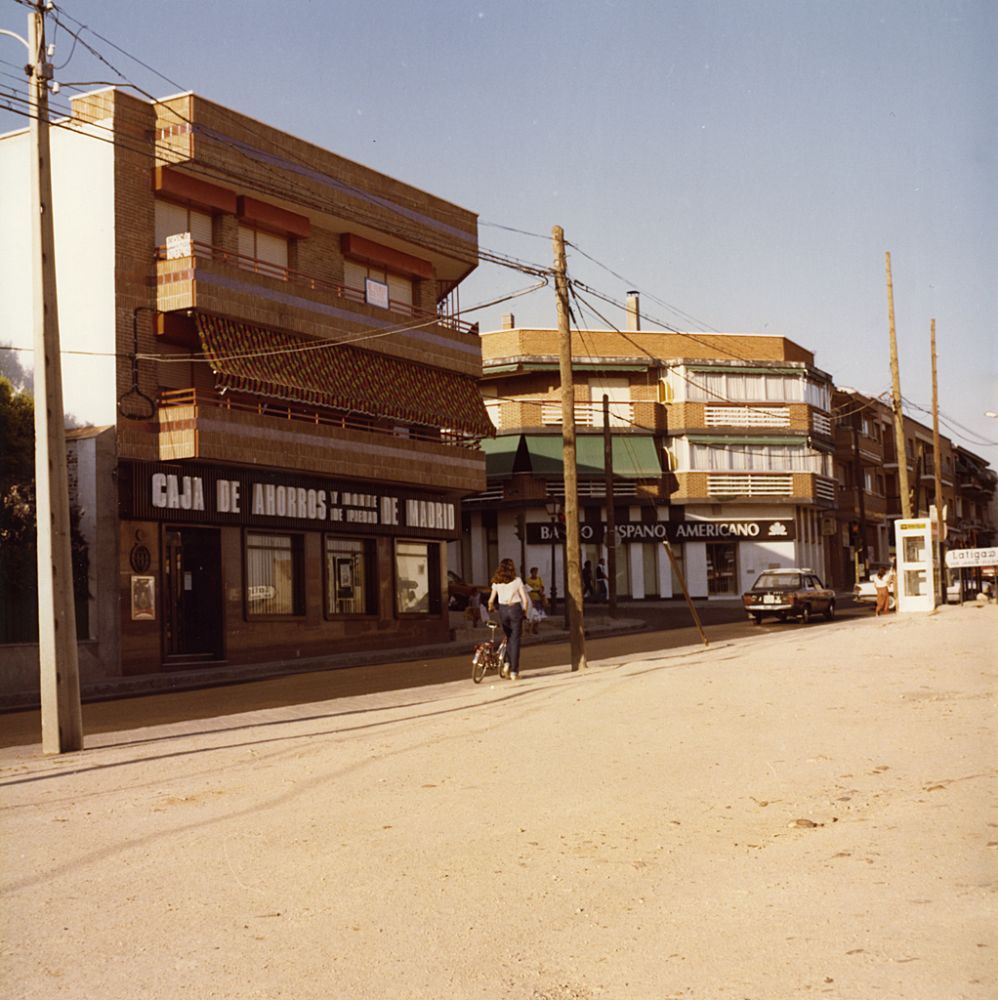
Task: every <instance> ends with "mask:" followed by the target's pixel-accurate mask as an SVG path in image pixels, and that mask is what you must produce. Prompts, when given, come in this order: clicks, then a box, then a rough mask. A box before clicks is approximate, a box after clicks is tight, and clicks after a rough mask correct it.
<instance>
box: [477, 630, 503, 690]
mask: <svg viewBox="0 0 998 1000" xmlns="http://www.w3.org/2000/svg"><path fill="white" fill-rule="evenodd" d="M485 624H486V625H488V627H489V629H490V630H491V631H492V635H491V636H490V637H489V638H488V639H487V640H486V641H485V642H480V643H479V644H478V645H477V646H476V647H475V652H474V655H473V656H472V657H471V679H472V680H473V681H474V682H475V683H476V684H481V683H482V678H483V677H484V676H485V675H486V674H487V673H488V672H489V671H490V670H493V669H494V670H495V672H496V673H497V674H499V676H500V677H501V676H502V665H503V663H504V662H505V660H506V639H505V637H503V640H502V642H500V643H499V645H498V646H497V645H496V629H497V628H499V623H498V622H495V621H491V620H489V621H487V622H486V623H485Z"/></svg>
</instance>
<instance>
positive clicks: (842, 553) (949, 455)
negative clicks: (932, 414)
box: [829, 388, 998, 589]
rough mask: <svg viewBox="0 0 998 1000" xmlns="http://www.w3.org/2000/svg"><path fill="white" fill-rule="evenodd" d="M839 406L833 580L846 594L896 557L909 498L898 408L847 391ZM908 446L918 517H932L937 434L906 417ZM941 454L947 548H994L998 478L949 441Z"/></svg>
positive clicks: (942, 441)
mask: <svg viewBox="0 0 998 1000" xmlns="http://www.w3.org/2000/svg"><path fill="white" fill-rule="evenodd" d="M833 405H834V413H835V418H834V419H835V478H836V481H837V487H838V504H837V510H836V519H837V524H836V533H835V536H834V543H833V545H832V547H831V562H830V565H829V574H830V576H831V579H832V580H833V582H834V583H835V584H836V586H839V587H841V588H844V589H845V588H848V587H851V586H852V584H853V583H854V582H855V581H856V579H861V578H862V577H864V576H865V575H866V569H867V568H868V567H870V566H873V565H875V564H877V563H887V562H889V561H890V559H891V558H892V554H893V550H894V521H896V520H897V519H898V518H899V517H900V516H901V493H900V487H899V476H898V469H899V463H898V455H897V446H896V443H895V432H894V412H893V410H892V408H891V407H890V406H888V405H887V404H886V403H884V402H883V401H882V400H881V399H878V398H873V397H870V396H866V395H863V394H862V393H860V392H856V391H855V390H853V389H845V388H841V389H836V390H835V393H834V397H833ZM904 440H905V456H904V461H905V467H906V469H907V473H908V490H909V494H910V500H911V509H912V513H913V515H914V516H916V517H928V516H929V513H930V507H933V506H934V505H935V504H936V496H935V471H936V455H935V448H934V447H933V440H932V428H931V427H930V426H928V425H927V424H924V423H922V422H920V421H918V420H914V419H913V418H912V417H910V416H908V415H907V414H905V416H904ZM939 447H940V452H941V454H940V456H939V461H940V463H941V464H940V469H939V471H940V480H941V484H942V503H943V507H944V511H945V516H946V533H947V538H946V545H947V546H948V547H950V548H978V547H985V546H988V545H993V544H994V539H995V529H994V521H993V516H992V505H993V503H994V498H995V487H996V484H998V476H996V475H995V472H994V470H993V469H990V468H989V467H988V464H987V462H986V461H985V460H984V459H983V458H981V457H980V456H978V455H975V454H974V453H973V452H971V451H969V450H968V449H966V448H964V447H962V446H960V445H954V444H953V442H952V441H951V440H950V439H949V438H947V437H945V436H943V435H940V438H939Z"/></svg>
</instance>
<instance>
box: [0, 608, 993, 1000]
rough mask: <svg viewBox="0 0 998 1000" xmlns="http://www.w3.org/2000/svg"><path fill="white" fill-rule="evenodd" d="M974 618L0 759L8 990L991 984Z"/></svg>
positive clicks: (912, 990) (911, 991)
mask: <svg viewBox="0 0 998 1000" xmlns="http://www.w3.org/2000/svg"><path fill="white" fill-rule="evenodd" d="M996 638H998V607H995V606H989V607H984V608H976V607H973V606H966V607H963V608H940V609H939V610H938V611H937V612H936V613H934V614H931V615H925V616H907V617H890V618H887V619H872V618H862V619H855V620H850V621H846V622H839V623H835V624H834V625H833V626H830V627H825V626H818V627H816V628H813V629H812V628H808V629H794V630H780V631H778V632H772V633H758V632H750V633H748V634H747V636H746V638H744V639H739V640H738V641H736V642H732V641H729V642H721V643H718V644H715V645H712V646H711V647H710V648H709V649H705V648H703V647H694V646H690V647H686V648H683V649H674V650H669V651H668V652H667V653H664V654H663V653H648V654H642V655H640V656H631V657H628V656H616V657H613V658H610V659H605V660H601V661H599V662H596V663H594V664H592V666H591V668H590V669H589V670H588V671H586V672H584V673H575V674H572V673H569V672H566V670H565V669H564V665H560V666H559V667H551V668H547V669H544V670H538V671H534V672H531V674H530V675H529V676H528V678H527V679H526V680H521V681H520V682H516V683H514V682H510V681H492V680H491V679H490V680H487V681H486V682H485V683H483V684H482V685H479V686H476V685H473V684H471V683H470V681H469V680H468V679H467V678H464V679H463V680H462V681H455V682H450V683H446V684H440V685H435V686H431V687H423V688H419V689H417V690H412V689H409V690H402V689H394V690H385V691H380V692H378V693H376V694H369V695H364V696H358V697H353V698H349V697H348V698H340V699H336V700H330V701H318V702H312V703H309V704H303V705H295V706H287V707H281V708H272V709H268V710H264V711H257V712H252V713H247V714H244V715H240V716H227V717H224V718H218V719H214V720H212V719H200V720H191V721H187V722H182V723H172V724H170V725H164V726H150V727H146V728H144V729H137V730H132V731H127V732H109V733H104V734H101V735H99V736H95V737H93V738H91V739H90V740H89V742H88V749H87V750H86V751H84V752H82V753H80V754H69V755H64V756H62V757H55V758H44V757H41V756H39V754H38V748H37V747H21V748H11V749H7V750H2V751H0V785H2V787H3V800H2V806H3V808H2V810H0V817H2V822H3V826H2V829H0V837H2V842H3V843H4V844H5V845H6V848H7V850H6V852H5V855H4V861H3V871H2V885H3V890H4V893H5V905H4V907H3V910H2V912H0V934H2V936H3V940H4V979H5V983H6V985H7V991H8V992H9V993H10V995H12V996H17V997H19V998H24V1000H43V998H44V1000H50V998H54V997H61V998H80V1000H82V998H91V997H96V996H99V997H101V998H102V1000H133V998H134V997H137V996H141V997H143V998H145V1000H175V998H177V997H185V998H186V997H191V998H197V1000H202V998H205V1000H206V998H209V997H216V998H220V1000H221V998H224V1000H275V998H282V1000H284V998H286V1000H328V998H331V997H335V998H339V997H343V998H350V1000H382V998H385V997H400V998H403V997H404V998H410V1000H430V998H434V1000H436V998H439V997H445V996H447V997H460V998H462V1000H463V998H471V1000H473V998H483V1000H485V998H489V1000H492V998H526V1000H645V998H648V1000H652V998H655V1000H659V998H674V1000H678V998H682V1000H744V998H746V997H747V998H750V1000H783V998H790V997H796V996H803V995H807V994H809V993H813V994H815V995H822V996H828V997H833V998H839V1000H866V998H868V997H874V996H882V997H890V998H891V1000H941V998H946V1000H951V998H965V1000H985V998H989V997H990V996H991V995H992V992H991V991H992V987H993V983H994V982H995V981H996V979H998V961H996V957H998V934H996V931H995V928H996V921H995V919H994V918H995V881H996V875H998V863H996V862H998V851H996V846H998V833H996V830H998V826H996V824H998V816H996V815H995V814H994V812H993V811H992V812H990V814H989V809H991V810H993V803H994V802H995V801H996V800H998V767H996V758H995V749H996V746H998V725H996V712H995V693H996V692H995V688H996V685H995V679H996V678H995V669H994V648H995V639H996Z"/></svg>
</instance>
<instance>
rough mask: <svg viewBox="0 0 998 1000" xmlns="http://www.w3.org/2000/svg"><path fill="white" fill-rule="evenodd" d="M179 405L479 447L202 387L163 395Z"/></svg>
mask: <svg viewBox="0 0 998 1000" xmlns="http://www.w3.org/2000/svg"><path fill="white" fill-rule="evenodd" d="M179 406H195V407H198V408H205V407H208V408H214V409H218V410H227V411H231V412H235V413H253V414H256V415H258V416H264V417H268V418H270V419H272V420H281V421H286V422H289V423H293V424H303V423H304V424H312V425H314V426H321V427H342V428H346V429H348V430H357V431H369V432H371V433H372V434H384V435H386V436H388V437H395V438H398V437H405V438H407V439H410V440H413V441H432V442H433V443H434V444H445V445H455V446H458V447H465V448H472V447H475V446H476V445H475V442H476V441H477V439H473V438H469V437H467V436H466V435H463V434H460V433H459V432H457V431H454V430H450V429H448V428H442V429H441V430H439V431H437V430H435V429H434V428H428V427H418V426H410V425H401V424H398V423H392V422H391V421H388V420H385V419H375V418H374V417H363V416H360V415H358V414H356V413H338V412H337V411H335V410H327V411H323V410H318V409H315V408H314V407H309V406H306V405H304V404H301V403H289V402H284V401H271V400H265V399H259V400H255V399H251V398H246V397H238V396H232V395H225V396H218V395H215V394H213V393H209V392H205V391H204V390H198V389H171V390H167V391H163V392H161V393H160V394H159V407H160V409H162V410H166V409H171V408H173V407H179Z"/></svg>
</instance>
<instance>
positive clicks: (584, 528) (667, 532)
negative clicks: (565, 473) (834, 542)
mask: <svg viewBox="0 0 998 1000" xmlns="http://www.w3.org/2000/svg"><path fill="white" fill-rule="evenodd" d="M615 528H616V532H617V541H618V542H664V541H669V542H670V543H671V542H719V541H722V542H738V541H745V542H762V541H770V542H790V541H793V540H794V539H795V538H796V537H797V532H796V527H795V525H794V522H793V520H792V519H790V518H788V519H774V520H770V519H762V520H748V519H738V520H732V521H652V522H649V523H646V522H644V521H624V522H622V523H620V524H617V525H615ZM605 533H606V525H605V524H589V523H585V524H580V525H579V537H580V538H581V540H582V541H583V542H589V543H592V544H595V545H598V544H600V543H601V542H602V541H603V536H604V534H605ZM564 540H565V526H564V525H563V524H561V523H554V524H552V523H548V524H543V523H541V524H528V525H527V543H528V544H530V545H551V544H552V543H561V542H563V541H564Z"/></svg>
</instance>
